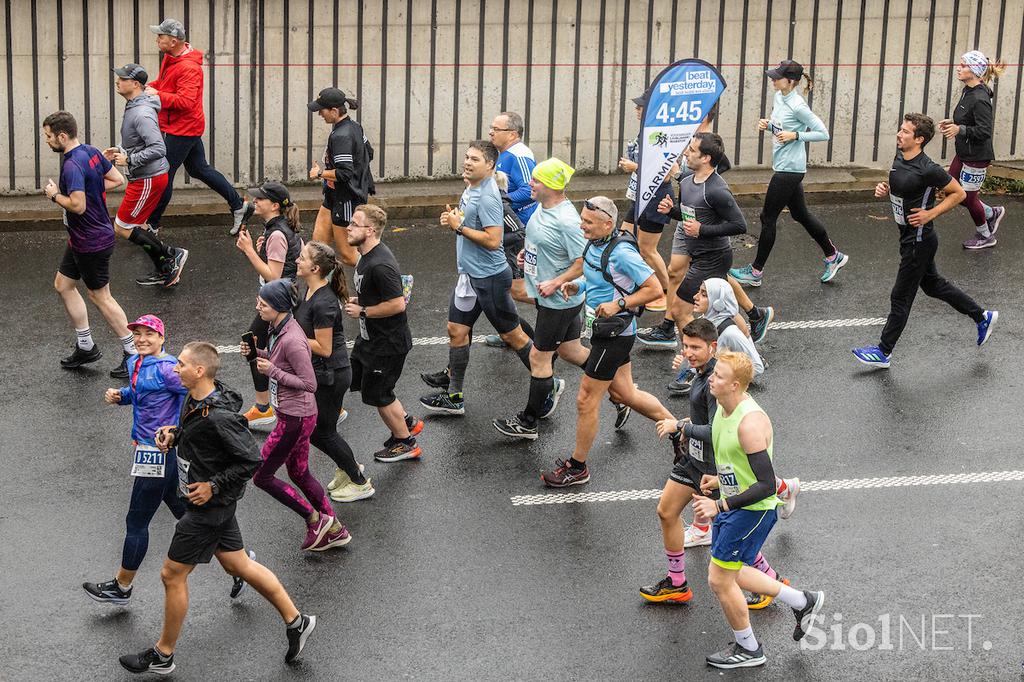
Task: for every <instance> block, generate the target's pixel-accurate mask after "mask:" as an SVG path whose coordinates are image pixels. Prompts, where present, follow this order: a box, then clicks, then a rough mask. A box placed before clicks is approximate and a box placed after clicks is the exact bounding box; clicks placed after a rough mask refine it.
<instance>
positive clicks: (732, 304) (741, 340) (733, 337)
mask: <svg viewBox="0 0 1024 682" xmlns="http://www.w3.org/2000/svg"><path fill="white" fill-rule="evenodd" d="M704 288H705V289H706V290H707V292H708V311H707V312H706V313H704V317H706V318H707V319H708V320H710V321H711V323H712V324H714V325H715V326H716V327H717V326H718V325H720V324H722V322H724V321H726V320H729V319H732V318H733V317H734V316H736V315H737V314H739V312H740V305H739V303H737V302H736V295H735V294H733V293H732V287H731V286H729V283H728V282H726V281H725V280H724V279H720V278H718V277H711V278H709V279H706V280H704ZM718 349H719V350H731V351H734V352H736V353H746V354H747V355H748V356H750V362H751V363H752V364H753V365H754V376H755V377H758V376H761V374H762V373H763V372H764V361H763V360H761V354H760V353H758V352H757V347H756V346H754V342H753V341H752V340H751V339H750V338H749V337H748V336H747V335H746V334H744V333H743V332H742V330H740V328H739V327H737V326H735V325H730V326H729V327H727V328H726V329H725V330H724V331H723V332H722V333H721V334H719V335H718Z"/></svg>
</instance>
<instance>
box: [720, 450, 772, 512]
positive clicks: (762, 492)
mask: <svg viewBox="0 0 1024 682" xmlns="http://www.w3.org/2000/svg"><path fill="white" fill-rule="evenodd" d="M747 461H749V462H750V470H751V471H753V472H754V476H756V477H757V482H756V483H754V485H752V486H750V487H749V488H747V489H746V490H744V491H743V492H741V493H740V494H739V495H733V496H732V497H727V498H725V503H726V504H727V505H729V509H739V508H741V507H745V506H747V505H749V504H754V503H755V502H760V501H761V500H763V499H765V498H767V497H771V496H772V495H774V494H775V469H773V468H772V458H771V457H769V456H768V451H767V450H760V451H758V452H754V453H748V454H747Z"/></svg>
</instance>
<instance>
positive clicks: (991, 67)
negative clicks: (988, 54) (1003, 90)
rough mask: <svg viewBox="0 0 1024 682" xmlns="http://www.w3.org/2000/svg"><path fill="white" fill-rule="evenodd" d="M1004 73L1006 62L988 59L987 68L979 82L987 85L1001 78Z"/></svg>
mask: <svg viewBox="0 0 1024 682" xmlns="http://www.w3.org/2000/svg"><path fill="white" fill-rule="evenodd" d="M1004 71H1006V62H1003V61H998V60H997V61H992V60H991V59H990V60H989V61H988V68H987V69H985V73H984V74H982V76H981V81H982V82H983V83H986V84H988V82H989V81H992V80H994V79H996V78H999V77H1000V76H1002V75H1003V72H1004Z"/></svg>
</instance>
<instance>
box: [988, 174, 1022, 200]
mask: <svg viewBox="0 0 1024 682" xmlns="http://www.w3.org/2000/svg"><path fill="white" fill-rule="evenodd" d="M981 191H982V192H984V193H985V194H996V195H1000V194H1010V195H1013V196H1021V195H1024V180H1009V179H1007V178H997V177H993V176H991V175H990V176H988V177H987V178H985V183H984V184H983V185H982V186H981Z"/></svg>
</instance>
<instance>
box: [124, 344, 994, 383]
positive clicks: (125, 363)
mask: <svg viewBox="0 0 1024 682" xmlns="http://www.w3.org/2000/svg"><path fill="white" fill-rule="evenodd" d="M979 345H980V344H979ZM131 356H132V355H131V353H129V352H128V351H121V362H120V364H118V366H117V367H115V368H114V369H112V370H110V378H111V379H122V380H123V379H127V378H128V358H130V357H131Z"/></svg>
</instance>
